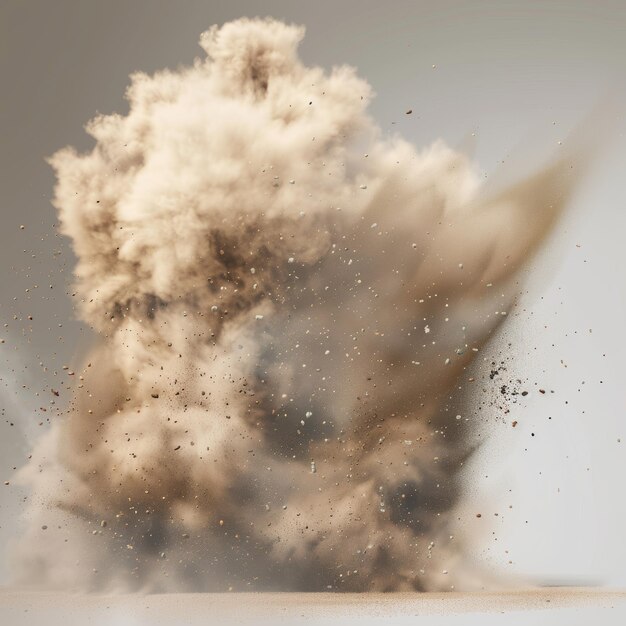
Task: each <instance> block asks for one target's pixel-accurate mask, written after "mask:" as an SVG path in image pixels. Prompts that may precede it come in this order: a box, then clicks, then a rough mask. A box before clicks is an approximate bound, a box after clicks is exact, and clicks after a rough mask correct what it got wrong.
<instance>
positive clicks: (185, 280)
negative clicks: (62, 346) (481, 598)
mask: <svg viewBox="0 0 626 626" xmlns="http://www.w3.org/2000/svg"><path fill="white" fill-rule="evenodd" d="M303 35H304V29H303V28H301V27H297V26H291V25H286V24H283V23H281V22H277V21H273V20H248V19H242V20H238V21H235V22H232V23H228V24H226V25H224V26H223V27H222V28H217V27H213V28H211V29H210V30H208V31H207V32H206V33H204V34H203V35H202V38H201V42H200V43H201V46H202V48H203V49H204V51H205V52H206V58H204V59H200V60H197V61H196V62H195V63H194V65H193V66H192V67H188V68H183V69H179V70H176V71H162V72H159V73H157V74H155V75H154V76H147V75H145V74H141V73H139V74H135V75H133V76H132V81H131V85H130V87H129V89H128V92H127V99H128V102H129V111H128V113H127V114H126V115H117V114H115V115H100V116H98V117H96V118H95V119H94V120H92V121H91V122H90V123H89V124H88V126H87V131H88V132H89V134H90V135H91V136H92V137H93V138H94V140H95V146H94V148H93V150H92V151H91V152H88V153H86V154H78V153H77V152H76V151H74V150H73V149H72V148H66V149H63V150H61V151H60V152H58V153H57V154H55V155H54V156H53V157H52V158H51V159H50V163H51V165H52V167H53V168H54V169H55V171H56V173H57V177H58V184H57V187H56V194H55V199H54V205H55V207H56V208H57V209H58V211H59V216H60V223H61V229H62V232H63V233H64V234H65V235H67V236H68V237H70V238H71V241H72V243H73V247H74V250H75V253H76V256H77V259H78V260H77V266H76V290H77V294H78V297H79V298H80V313H81V316H82V318H83V319H84V320H85V321H86V322H88V323H89V324H90V325H91V326H92V327H93V329H95V331H96V333H97V335H98V337H99V340H98V344H97V345H96V346H95V347H94V348H93V350H92V352H91V354H90V355H89V356H88V359H87V361H86V362H85V364H84V367H82V369H81V370H80V371H78V370H77V372H76V379H77V380H76V386H75V394H74V398H73V400H72V402H71V405H70V406H69V407H68V412H67V415H66V417H65V418H64V420H63V421H61V422H58V423H57V424H55V425H54V426H53V428H52V429H51V430H50V432H49V433H48V434H47V435H46V436H45V437H44V438H43V439H42V440H41V441H40V442H39V443H38V445H37V447H36V449H35V450H34V453H33V458H32V460H31V461H30V463H29V465H28V466H27V467H26V468H24V469H23V471H22V478H23V480H24V481H25V482H26V483H28V484H29V485H30V487H31V489H32V496H31V509H30V511H29V514H28V528H27V530H26V532H25V537H24V538H23V540H22V542H21V544H20V545H19V547H18V549H17V551H16V556H15V563H16V572H17V576H18V579H19V580H20V581H22V582H24V583H27V584H33V585H44V586H56V587H62V588H84V589H91V590H96V589H97V590H102V589H108V590H115V589H120V590H129V589H141V590H148V591H174V590H197V591H209V590H220V591H221V590H227V589H229V588H233V589H236V590H243V589H285V590H287V589H299V590H327V589H333V590H334V589H337V590H345V591H349V590H358V591H364V590H379V591H380V590H404V589H418V590H424V589H427V590H433V589H449V588H450V586H451V585H457V587H468V586H471V584H472V580H473V579H472V577H471V575H470V576H468V574H467V571H466V568H464V567H463V566H462V565H461V564H460V561H461V560H462V554H463V550H464V548H463V546H462V545H461V543H460V540H459V539H455V538H454V537H451V524H452V522H453V518H454V516H453V513H452V512H453V511H454V506H455V504H456V503H457V500H458V497H459V495H460V493H459V491H460V482H459V472H460V470H461V469H462V467H463V464H464V462H465V460H466V459H467V457H468V456H469V455H470V454H471V451H472V450H471V447H472V446H471V443H470V437H469V425H468V421H467V420H466V419H465V418H466V415H465V414H464V410H463V407H461V409H459V404H458V399H459V397H460V396H461V395H463V393H465V384H466V383H465V381H466V380H467V376H464V375H463V374H464V372H466V371H467V368H468V367H469V366H470V364H471V362H472V359H473V358H474V357H475V355H476V354H477V352H478V351H479V349H480V347H481V345H483V344H484V342H485V341H486V340H487V339H488V338H489V336H490V334H491V333H492V332H493V331H494V329H496V328H497V327H498V325H499V324H501V323H502V322H503V320H504V319H505V314H506V312H507V311H509V310H510V307H511V305H512V303H513V300H514V295H515V293H516V280H517V278H518V272H519V270H520V269H521V268H522V266H523V265H524V264H525V263H526V262H527V260H528V259H529V257H530V255H531V254H532V252H533V251H534V250H535V249H536V248H537V246H538V245H539V244H540V242H541V241H542V239H543V238H544V237H545V235H546V234H547V233H548V232H549V231H550V227H551V226H552V225H553V223H554V221H555V220H556V218H557V217H558V215H559V212H560V211H561V209H562V207H563V206H564V204H565V203H566V202H567V200H568V198H569V196H570V191H571V187H572V176H571V174H570V173H569V172H570V167H571V164H570V163H569V162H565V161H563V162H559V163H556V164H554V165H553V166H551V167H549V168H547V169H545V170H543V171H542V172H540V173H539V174H537V175H536V176H534V177H532V178H530V179H528V180H526V181H524V182H522V183H520V184H518V185H517V186H515V187H513V188H510V189H508V190H506V191H504V192H502V193H500V194H499V195H496V196H493V197H487V196H486V194H485V193H484V192H483V190H482V189H481V187H480V185H479V180H478V176H477V173H476V171H475V169H474V167H473V166H472V164H471V163H470V162H469V161H468V159H467V158H466V157H465V156H464V155H462V154H459V153H458V152H455V151H454V150H451V149H450V148H448V147H446V146H445V145H444V144H443V143H441V142H436V143H435V144H433V145H432V146H430V147H428V148H426V149H424V150H421V151H417V150H416V149H415V148H414V147H413V146H412V145H410V144H409V143H407V142H406V141H404V140H402V139H401V138H399V137H392V138H388V137H384V136H383V135H382V133H381V132H380V130H379V129H378V128H377V126H376V124H375V123H374V122H373V121H372V119H371V118H370V117H369V116H368V114H367V106H368V102H369V100H370V98H371V96H372V91H371V88H370V86H369V85H368V84H367V83H366V82H365V81H364V80H362V79H360V78H359V77H358V76H357V75H356V73H355V71H354V70H353V69H352V68H349V67H338V68H334V69H333V70H332V71H331V72H330V73H327V72H325V71H323V70H322V69H320V68H315V67H313V68H311V67H305V66H304V65H303V64H302V63H301V61H300V60H299V58H298V55H297V47H298V44H299V42H300V40H301V39H302V37H303ZM459 416H460V417H459ZM44 526H45V527H46V528H45V529H43V527H44Z"/></svg>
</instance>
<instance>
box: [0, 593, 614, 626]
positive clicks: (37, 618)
mask: <svg viewBox="0 0 626 626" xmlns="http://www.w3.org/2000/svg"><path fill="white" fill-rule="evenodd" d="M0 624H2V626H20V625H22V624H24V625H25V624H28V625H31V624H33V625H35V624H45V625H46V626H56V625H57V624H58V625H63V626H73V625H74V624H77V625H78V624H80V625H83V624H94V625H109V624H111V625H115V626H117V625H119V626H135V625H137V626H144V625H146V626H148V625H149V626H159V625H163V626H174V625H176V626H177V625H179V624H185V625H187V624H190V625H199V624H219V625H220V626H221V625H224V626H228V625H229V624H246V625H248V624H250V625H252V624H254V625H264V626H265V625H274V624H276V625H291V624H295V625H298V624H324V625H326V624H328V625H330V624H333V625H337V626H340V625H344V624H345V625H346V626H347V625H351V624H355V625H357V624H358V626H365V625H369V624H390V625H391V624H393V626H399V625H405V624H419V625H421V624H437V625H439V624H441V625H443V624H445V625H446V626H447V625H456V624H463V626H466V625H467V626H469V625H472V624H481V626H489V625H490V624H506V625H507V626H513V625H516V624H524V625H527V624H539V625H541V624H563V625H567V626H578V625H579V624H580V625H581V626H582V625H584V626H588V625H590V624H594V626H600V625H602V626H604V625H613V624H614V625H616V626H618V625H619V626H623V625H624V624H626V591H623V590H592V589H582V588H549V589H546V588H544V589H539V590H519V591H514V592H499V593H495V592H494V593H490V592H480V593H427V594H385V595H379V594H367V595H357V594H287V593H285V594H279V593H273V594H254V593H248V594H241V593H232V594H170V595H116V596H110V595H109V596H107V595H71V594H53V593H39V592H24V591H16V590H11V589H5V590H2V591H0Z"/></svg>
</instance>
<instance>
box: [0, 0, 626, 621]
mask: <svg viewBox="0 0 626 626" xmlns="http://www.w3.org/2000/svg"><path fill="white" fill-rule="evenodd" d="M244 15H245V16H255V15H261V16H265V15H271V16H273V17H276V18H283V19H285V20H288V21H294V22H297V23H301V24H305V25H306V27H307V36H306V39H305V40H304V43H303V45H302V49H301V51H302V56H303V58H304V60H305V62H307V63H309V64H319V65H322V66H324V67H327V68H328V67H330V66H331V65H333V64H342V63H348V64H351V65H354V66H356V67H357V68H358V70H359V73H360V74H361V75H362V76H363V77H365V78H366V79H367V80H368V81H369V82H370V83H371V84H372V85H373V87H374V89H375V90H376V92H377V94H378V95H377V98H376V100H375V101H374V103H373V106H372V114H373V115H374V117H375V118H376V120H377V121H378V123H379V124H380V126H381V127H382V129H383V130H384V131H385V132H389V133H394V132H398V133H401V134H402V135H404V136H405V137H406V138H408V139H410V140H412V141H414V142H415V143H416V144H418V145H423V144H427V143H428V142H430V141H432V140H434V139H436V138H438V137H442V138H444V139H445V140H447V141H448V142H450V143H452V144H453V145H458V146H470V145H471V143H472V141H473V142H474V146H475V148H474V149H475V157H476V159H477V160H478V162H479V163H480V166H481V168H482V170H484V172H485V175H486V177H487V180H489V179H490V177H491V176H492V175H493V173H494V172H495V171H496V170H497V168H498V166H500V165H502V163H501V162H502V161H503V160H504V161H505V163H504V166H503V167H504V168H505V171H506V168H507V165H508V164H509V161H510V160H509V155H511V154H513V155H516V154H521V155H522V158H521V159H519V158H518V157H516V159H512V160H517V161H519V162H521V163H522V164H523V165H524V167H526V169H531V168H532V167H533V166H534V165H538V164H539V163H540V161H541V158H543V157H545V156H546V155H548V154H550V152H551V151H554V152H556V153H558V150H559V142H560V141H563V142H565V141H566V138H567V135H568V131H569V130H570V129H571V128H572V127H573V126H575V125H576V123H577V122H578V121H579V120H580V119H582V118H583V117H584V116H585V115H586V114H587V113H588V112H589V111H590V110H591V109H592V108H593V106H594V105H595V104H596V103H597V102H598V101H599V100H601V99H605V98H607V96H608V98H609V99H610V100H612V101H613V103H614V108H613V113H611V114H610V115H611V116H613V117H614V118H615V119H614V130H613V133H612V134H613V136H614V141H613V143H612V144H611V145H610V146H608V147H607V149H606V151H605V154H604V155H603V156H602V157H601V158H600V161H599V162H598V164H597V167H596V169H595V171H594V174H593V176H592V177H591V178H590V179H589V180H588V181H587V182H586V183H585V184H584V186H583V188H582V189H581V191H580V193H579V194H578V196H577V198H576V201H575V203H574V206H573V207H572V210H571V212H570V213H569V215H568V216H567V218H566V219H565V220H564V222H563V223H562V224H561V225H560V226H559V229H558V232H557V233H556V235H555V237H554V238H553V241H552V243H551V245H550V247H549V248H548V249H547V250H546V251H545V253H544V254H543V257H542V259H541V262H538V263H536V264H535V271H534V273H533V275H532V280H531V281H530V283H529V284H528V293H527V295H525V297H524V298H523V300H522V301H521V302H520V304H519V306H518V308H517V314H516V315H513V319H512V321H511V322H512V323H511V325H510V327H509V328H508V330H507V331H506V332H505V333H504V335H503V336H502V337H501V340H500V342H499V344H498V345H495V344H494V345H492V346H491V347H490V350H491V352H492V353H493V354H495V355H498V353H499V352H501V351H502V350H505V351H506V352H507V354H508V355H509V356H514V357H516V364H515V365H509V374H510V375H511V376H513V375H516V376H519V377H520V378H523V379H524V380H527V381H528V385H529V386H530V387H531V388H532V389H535V390H536V389H537V387H544V388H546V389H553V390H555V393H554V394H547V395H546V396H542V395H541V394H537V393H534V394H533V393H531V394H530V395H529V396H528V398H527V399H526V400H525V401H524V403H523V404H519V405H517V406H516V407H514V409H513V411H512V413H511V414H510V415H508V416H506V417H505V418H504V419H503V418H502V415H501V414H500V413H499V412H498V411H497V410H494V411H493V412H492V414H490V413H487V414H485V415H484V416H483V418H482V420H481V433H482V435H481V436H482V437H483V438H484V439H487V438H489V439H488V443H487V444H486V445H485V446H484V447H483V449H482V451H481V453H480V455H479V456H478V457H477V458H476V460H475V461H474V463H473V464H472V467H471V468H470V472H469V475H468V483H469V484H470V485H471V489H470V491H469V495H468V501H467V503H466V506H470V507H472V508H473V509H474V508H476V510H482V511H487V512H490V511H501V512H505V513H506V515H504V514H503V515H501V516H499V517H495V516H491V515H490V516H489V518H488V520H485V521H484V523H486V524H488V526H485V528H486V529H488V530H486V532H485V533H484V536H483V539H482V541H481V543H480V545H479V546H477V549H476V555H475V556H476V558H477V559H479V560H480V561H482V562H483V563H484V564H486V565H487V566H488V567H492V568H495V567H502V568H504V569H505V570H506V571H508V572H513V573H516V574H520V575H522V574H530V575H534V576H535V577H536V578H537V579H539V580H541V581H544V582H547V583H550V582H556V583H573V584H598V585H606V586H616V585H626V568H625V567H624V561H625V560H626V541H625V540H624V530H623V529H624V527H625V525H626V524H625V522H626V520H625V514H626V495H625V492H624V488H623V477H624V476H626V471H625V470H626V428H625V427H624V416H625V413H626V395H625V388H626V384H625V381H624V376H625V374H626V362H625V359H626V332H625V331H624V325H625V323H626V322H625V320H626V297H625V295H624V294H625V281H624V261H625V259H626V252H625V251H624V232H625V227H626V217H625V203H626V186H625V181H624V179H625V178H626V176H625V174H626V163H625V160H624V155H625V154H626V150H625V149H626V140H625V138H624V123H623V116H622V111H624V100H625V96H626V3H625V2H609V1H606V0H603V1H600V2H591V1H590V2H580V1H570V2H564V1H553V2H535V1H531V0H526V1H519V2H510V1H506V0H499V1H497V2H484V1H461V0H457V1H453V2H447V1H440V0H438V1H437V2H435V1H430V2H422V1H419V2H409V1H399V0H395V1H391V0H390V1H387V2H381V1H380V0H376V1H370V0H360V1H340V2H337V1H332V2H331V1H328V2H326V1H319V0H318V1H317V2H311V1H308V2H297V1H296V2H294V1H291V2H288V1H285V2H281V1H270V2H252V1H243V0H228V1H217V0H214V1H208V0H204V1H200V0H194V1H191V0H189V1H182V2H163V1H147V0H141V1H140V0H134V1H117V0H115V1H111V0H108V1H106V2H104V1H101V2H91V1H85V0H75V1H69V0H55V1H52V0H41V1H39V2H31V1H17V0H2V2H1V4H0V28H1V32H0V85H1V97H0V115H1V118H0V146H1V148H0V159H1V161H0V190H1V195H0V203H1V204H0V216H1V221H0V258H1V260H2V264H1V266H0V267H1V271H0V324H1V325H0V338H1V339H4V343H3V344H1V345H0V378H1V379H2V380H1V382H0V404H1V408H2V416H1V422H0V479H1V482H0V488H1V489H2V491H0V573H1V576H2V580H6V575H7V572H6V568H5V565H4V557H3V555H4V553H5V549H6V546H7V545H8V544H10V543H11V542H12V541H13V540H14V538H15V536H16V534H17V533H18V532H19V517H18V516H19V513H20V511H21V510H22V507H23V504H22V500H23V497H24V496H25V495H26V494H24V493H22V492H21V491H20V490H19V489H18V488H17V487H15V486H13V485H10V486H8V487H5V486H3V485H2V483H4V481H5V480H9V481H10V480H11V476H12V468H14V467H17V466H19V465H21V464H22V463H23V462H24V461H25V459H26V457H27V455H28V453H29V449H30V446H31V443H32V441H33V440H34V439H35V438H36V436H37V435H38V433H40V432H41V431H42V430H43V429H45V428H46V427H47V426H46V422H45V420H46V418H47V417H49V416H51V415H54V413H53V409H54V406H51V405H50V401H51V400H54V397H53V396H51V394H50V392H49V389H50V387H51V386H55V381H58V378H59V377H60V375H61V374H60V372H61V367H62V366H63V365H64V364H66V363H71V362H72V359H74V358H76V356H75V355H76V354H77V353H80V351H81V350H82V349H84V347H85V345H87V344H88V342H89V331H88V330H87V329H84V328H83V327H82V326H81V323H80V322H78V321H77V320H76V319H75V318H74V315H73V309H72V298H71V288H70V280H71V270H72V265H73V257H72V253H71V251H70V249H69V247H68V242H67V241H66V240H65V239H64V238H62V237H60V236H58V235H57V234H55V230H54V224H55V213H54V210H53V208H52V207H51V205H50V197H51V193H52V187H53V182H54V180H53V175H52V172H51V170H50V168H49V167H48V166H47V164H46V163H45V160H44V159H45V157H46V156H48V155H50V154H52V153H53V152H54V151H55V150H57V149H58V148H60V147H62V146H64V145H66V144H72V145H75V146H77V147H79V148H81V149H85V148H87V147H89V145H90V142H89V139H88V137H86V135H85V134H84V132H83V129H82V127H83V124H84V123H85V122H86V121H87V120H88V119H90V118H91V117H93V115H94V114H95V113H96V112H97V111H101V112H104V113H109V112H112V111H125V109H126V104H125V102H124V100H123V93H124V89H125V87H126V85H127V84H128V74H129V73H130V72H132V71H135V70H144V71H147V72H152V71H154V70H157V69H160V68H163V67H176V66H177V65H179V64H188V63H190V62H191V61H192V60H193V58H194V57H195V56H197V55H200V53H201V50H200V48H199V47H198V46H197V40H198V36H199V34H200V33H201V32H202V31H203V30H205V29H206V28H208V27H209V26H210V25H211V24H214V23H218V24H221V23H223V22H224V21H227V20H230V19H233V18H236V17H240V16H244ZM433 66H435V67H433ZM408 108H412V109H413V114H412V115H411V116H406V115H405V114H404V112H405V111H406V110H407V109H408ZM472 135H473V136H472ZM520 146H521V147H520ZM535 154H536V155H537V159H536V162H535V160H534V159H533V157H532V155H535ZM509 168H512V170H511V169H510V170H509V171H508V172H506V174H507V176H513V175H514V174H515V168H513V166H509ZM498 175H499V174H496V176H498ZM21 225H23V226H24V228H23V229H21V228H20V226H21ZM51 285H52V287H50V286H51ZM28 316H32V318H33V319H32V320H30V319H29V317H28ZM507 342H510V343H511V346H510V347H508V346H507ZM535 383H536V385H537V387H535V386H534V385H535ZM37 394H39V395H37ZM57 402H58V401H57ZM40 407H46V408H48V411H46V412H43V411H41V409H40ZM549 418H550V419H549ZM50 419H54V417H50ZM513 419H516V420H518V421H519V426H518V427H517V428H516V429H512V428H511V425H510V423H511V421H512V420H513ZM40 421H43V422H44V424H43V425H42V426H39V425H38V424H39V422H40ZM532 433H534V436H532ZM620 439H621V441H620ZM509 506H512V507H513V508H512V509H509V508H508V507H509ZM485 517H487V516H485ZM509 560H510V561H512V564H508V561H509ZM490 623H491V622H490ZM542 623H543V622H542ZM570 623H572V622H570Z"/></svg>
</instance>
